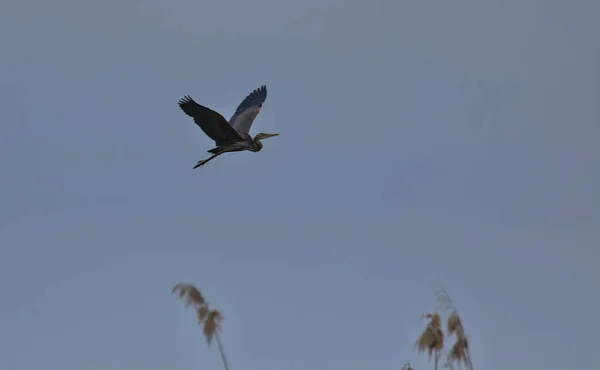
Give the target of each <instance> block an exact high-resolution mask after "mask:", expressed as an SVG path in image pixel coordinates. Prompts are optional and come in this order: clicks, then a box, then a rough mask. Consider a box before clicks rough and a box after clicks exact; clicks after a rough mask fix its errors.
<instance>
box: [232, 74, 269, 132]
mask: <svg viewBox="0 0 600 370" xmlns="http://www.w3.org/2000/svg"><path fill="white" fill-rule="evenodd" d="M265 100H267V87H266V86H265V85H262V86H261V87H260V88H258V89H256V90H254V91H252V92H251V93H250V94H248V96H246V98H245V99H244V100H243V101H242V102H241V103H240V105H239V106H238V107H237V109H236V110H235V113H234V114H233V116H232V117H231V119H230V120H229V124H230V125H231V127H233V128H234V129H235V130H236V131H237V132H238V133H239V134H240V135H241V134H248V133H250V126H252V123H253V122H254V119H255V118H256V116H257V115H258V113H259V112H260V108H261V107H262V105H263V103H264V102H265Z"/></svg>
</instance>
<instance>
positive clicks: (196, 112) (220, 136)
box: [178, 95, 242, 146]
mask: <svg viewBox="0 0 600 370" xmlns="http://www.w3.org/2000/svg"><path fill="white" fill-rule="evenodd" d="M178 104H179V107H180V108H181V110H183V112H184V113H185V114H187V115H188V116H190V117H192V118H193V119H194V122H195V123H196V124H197V125H198V127H200V129H202V131H204V133H205V134H206V136H208V137H210V138H211V139H213V140H214V141H215V143H216V145H217V146H221V145H223V144H226V143H231V142H235V141H239V140H241V139H242V138H241V136H240V135H239V134H238V133H237V131H236V130H234V129H233V128H232V127H231V126H230V125H229V123H227V121H226V120H225V117H223V116H222V115H221V114H219V113H217V112H215V111H214V110H212V109H210V108H207V107H205V106H202V105H200V104H198V103H196V102H195V101H194V99H192V98H191V97H190V96H189V95H186V96H184V97H183V98H182V99H180V100H179V102H178Z"/></svg>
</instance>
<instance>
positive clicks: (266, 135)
mask: <svg viewBox="0 0 600 370" xmlns="http://www.w3.org/2000/svg"><path fill="white" fill-rule="evenodd" d="M273 136H279V134H264V135H263V139H268V138H270V137H273Z"/></svg>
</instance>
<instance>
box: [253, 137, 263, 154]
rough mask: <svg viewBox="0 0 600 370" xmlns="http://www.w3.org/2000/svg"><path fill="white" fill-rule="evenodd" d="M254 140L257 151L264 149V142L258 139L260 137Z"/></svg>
mask: <svg viewBox="0 0 600 370" xmlns="http://www.w3.org/2000/svg"><path fill="white" fill-rule="evenodd" d="M252 141H254V148H255V150H256V151H257V152H258V151H259V150H261V149H262V147H263V145H262V143H261V142H260V140H258V139H254V140H252Z"/></svg>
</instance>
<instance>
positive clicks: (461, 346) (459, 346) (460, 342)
mask: <svg viewBox="0 0 600 370" xmlns="http://www.w3.org/2000/svg"><path fill="white" fill-rule="evenodd" d="M467 349H468V339H467V337H464V336H461V337H459V338H457V339H456V343H454V345H453V346H452V348H450V353H448V360H449V362H455V363H457V364H458V366H459V367H460V365H461V364H465V366H469V360H468V353H467Z"/></svg>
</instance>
